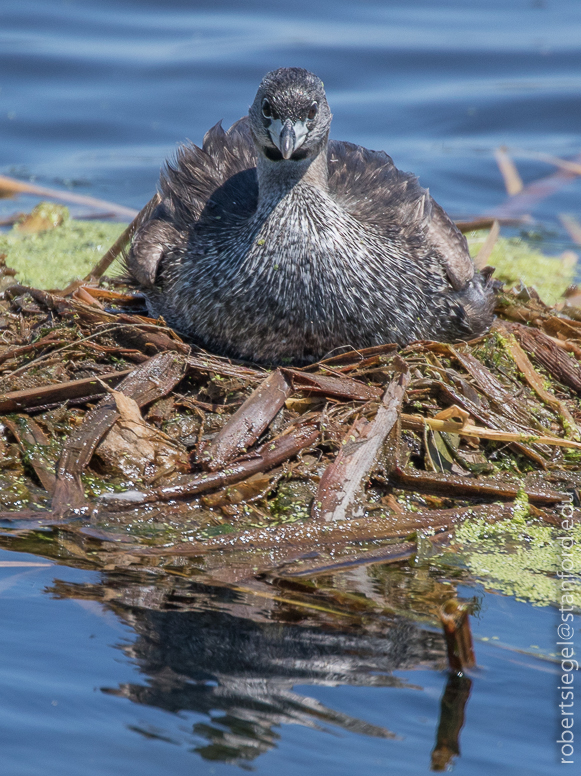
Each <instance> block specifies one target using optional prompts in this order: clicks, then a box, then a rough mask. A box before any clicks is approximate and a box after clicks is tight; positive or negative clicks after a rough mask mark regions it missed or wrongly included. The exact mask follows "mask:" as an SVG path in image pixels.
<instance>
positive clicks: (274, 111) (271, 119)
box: [249, 67, 332, 161]
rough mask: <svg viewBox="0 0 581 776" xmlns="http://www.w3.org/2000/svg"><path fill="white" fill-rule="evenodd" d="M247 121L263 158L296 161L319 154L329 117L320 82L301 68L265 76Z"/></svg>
mask: <svg viewBox="0 0 581 776" xmlns="http://www.w3.org/2000/svg"><path fill="white" fill-rule="evenodd" d="M249 118H250V127H251V130H252V134H253V136H254V141H255V143H256V145H257V147H258V149H259V151H261V152H262V153H263V154H264V156H266V157H267V158H268V159H270V160H271V161H283V160H294V161H297V160H300V159H308V158H310V157H311V158H312V157H315V156H317V155H318V154H319V153H320V151H321V150H322V148H323V147H324V145H325V144H326V142H327V138H328V136H329V127H330V125H331V118H332V116H331V111H330V110H329V105H328V103H327V98H326V97H325V90H324V88H323V82H322V81H321V79H320V78H317V76H316V75H313V73H309V71H308V70H303V69H302V68H300V67H283V68H280V69H279V70H273V71H272V72H271V73H267V75H265V76H264V78H263V79H262V82H261V83H260V86H259V87H258V92H257V93H256V97H255V98H254V102H253V103H252V105H251V107H250V111H249Z"/></svg>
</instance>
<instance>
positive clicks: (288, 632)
mask: <svg viewBox="0 0 581 776" xmlns="http://www.w3.org/2000/svg"><path fill="white" fill-rule="evenodd" d="M111 582H112V580H108V581H106V582H105V584H104V585H96V586H95V585H92V586H91V585H74V584H68V583H62V582H58V583H57V584H56V586H55V589H54V590H53V592H56V593H57V594H59V595H63V596H64V595H66V596H67V597H70V596H73V597H77V598H78V597H79V596H80V597H85V598H86V597H90V598H97V599H98V598H100V599H101V600H103V599H109V603H108V604H107V605H108V606H109V607H112V608H113V610H114V611H115V613H116V614H117V615H118V616H119V617H120V618H121V619H122V620H124V621H125V622H126V623H127V624H128V625H129V626H130V627H131V628H132V629H133V630H134V632H135V633H136V635H137V638H136V639H135V641H134V642H133V643H131V644H129V645H127V644H122V645H119V648H120V649H122V650H123V651H124V652H125V653H126V654H127V655H128V656H129V657H130V658H131V659H132V660H133V661H134V662H135V663H136V664H137V665H138V667H139V670H140V671H141V673H142V674H143V675H144V677H146V681H144V683H128V684H122V685H119V686H118V687H108V688H102V690H103V692H105V693H108V694H111V695H116V696H121V697H125V698H128V699H130V700H131V701H133V702H134V703H139V704H145V705H148V706H153V707H156V708H160V709H164V710H166V711H169V712H173V713H177V712H184V711H185V712H197V713H198V714H204V715H206V717H207V721H206V722H198V723H197V724H195V725H194V727H193V733H194V736H195V738H196V740H197V742H198V744H197V746H196V747H195V751H196V752H197V753H198V754H199V755H201V756H202V757H203V758H205V759H208V760H217V761H221V762H227V763H238V764H240V765H241V764H244V763H249V762H250V761H252V760H254V759H255V758H256V757H258V756H259V755H260V754H262V753H264V752H267V751H269V750H270V749H272V748H273V747H275V746H276V744H277V740H278V738H279V733H278V732H277V730H276V728H278V727H280V726H281V725H284V724H295V725H303V726H306V727H309V728H314V729H319V730H332V728H333V727H338V728H340V729H342V730H344V731H349V732H352V733H357V734H360V735H365V736H372V737H376V738H384V739H392V738H396V737H397V731H395V732H394V731H390V730H388V729H387V728H385V727H381V726H378V725H374V724H371V723H370V722H367V721H365V720H362V719H358V718H356V717H352V716H349V715H348V714H345V713H343V712H340V711H336V710H334V709H331V708H329V707H327V706H325V705H324V704H322V703H320V702H319V701H318V700H316V699H314V698H312V697H309V696H308V695H303V694H302V693H300V692H297V691H295V689H294V687H295V686H297V685H325V686H337V685H349V686H360V687H407V688H410V687H413V685H410V684H407V683H406V682H404V681H403V680H402V679H400V678H398V677H396V676H394V675H393V672H394V671H395V670H405V669H412V668H416V667H420V666H421V667H423V668H426V667H432V668H436V667H438V668H439V667H441V666H442V665H443V664H444V661H445V649H444V645H443V641H442V638H441V637H440V636H439V634H434V633H431V632H429V631H426V630H424V629H422V628H420V627H418V626H417V625H416V624H414V623H413V622H411V621H409V620H407V619H403V618H395V617H394V618H387V617H386V618H383V620H377V621H375V622H374V623H373V625H369V624H363V623H362V621H361V620H357V621H355V622H353V623H351V622H348V623H341V624H337V623H334V622H330V621H329V618H328V617H327V618H325V616H324V615H319V613H316V612H314V613H313V612H308V613H307V614H306V615H305V616H304V617H297V615H296V612H295V614H294V619H295V620H298V621H295V622H290V621H289V620H292V619H293V613H292V612H291V611H289V607H288V606H287V605H286V604H281V603H280V602H275V601H267V602H263V601H260V608H259V607H257V606H256V599H254V602H252V601H251V600H250V599H251V596H248V600H244V597H241V596H239V595H238V596H237V595H235V594H234V593H233V592H232V591H229V590H224V589H221V590H217V591H216V590H214V591H210V590H209V589H208V588H205V587H203V586H201V585H200V586H198V589H197V591H195V592H194V593H192V591H191V590H190V591H189V595H188V596H187V597H186V596H185V591H183V590H182V591H176V590H173V591H170V592H168V590H167V588H166V589H163V590H160V589H159V588H156V587H155V586H151V583H150V584H149V585H143V584H141V585H139V584H128V577H127V576H126V577H125V579H123V580H122V581H120V580H119V579H117V580H113V584H111ZM112 598H114V600H111V599H112ZM136 604H138V605H136ZM253 604H254V605H253ZM417 689H421V688H419V687H418V688H417ZM144 734H145V735H149V734H148V733H147V731H145V733H144Z"/></svg>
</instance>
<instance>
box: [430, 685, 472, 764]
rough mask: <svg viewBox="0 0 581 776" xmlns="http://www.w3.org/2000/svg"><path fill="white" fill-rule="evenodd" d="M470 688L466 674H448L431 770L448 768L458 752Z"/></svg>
mask: <svg viewBox="0 0 581 776" xmlns="http://www.w3.org/2000/svg"><path fill="white" fill-rule="evenodd" d="M471 689H472V680H471V679H469V678H468V677H467V676H462V675H461V674H460V675H459V674H450V676H449V678H448V683H447V684H446V689H445V690H444V694H443V695H442V700H441V708H440V724H439V725H438V733H437V735H436V745H435V746H434V750H433V751H432V770H433V771H446V770H448V768H449V766H450V765H451V763H452V760H453V759H454V757H457V756H458V755H459V754H460V731H461V730H462V726H463V725H464V710H465V708H466V704H467V703H468V698H469V697H470V690H471Z"/></svg>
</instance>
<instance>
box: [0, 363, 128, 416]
mask: <svg viewBox="0 0 581 776" xmlns="http://www.w3.org/2000/svg"><path fill="white" fill-rule="evenodd" d="M133 371H134V370H133V369H125V370H123V371H122V372H109V373H108V374H106V375H99V379H98V380H97V379H96V378H94V377H86V378H84V379H83V380H71V381H70V382H68V383H56V384H54V385H43V386H41V387H40V388H26V389H25V390H23V391H11V392H10V393H4V394H1V395H0V415H6V414H8V413H10V412H18V411H19V410H23V409H30V408H31V407H42V406H44V405H45V404H58V403H60V402H65V401H70V400H71V399H80V398H83V397H87V399H89V398H93V397H95V396H98V395H100V394H103V393H105V389H104V388H103V386H102V385H101V384H100V383H99V381H103V382H104V383H107V385H110V386H112V387H114V386H116V385H117V384H118V383H119V382H121V380H123V378H124V377H127V375H129V374H131V373H132V372H133Z"/></svg>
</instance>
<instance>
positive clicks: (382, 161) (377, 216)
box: [328, 140, 474, 290]
mask: <svg viewBox="0 0 581 776" xmlns="http://www.w3.org/2000/svg"><path fill="white" fill-rule="evenodd" d="M328 167H329V191H330V193H331V195H332V196H333V197H334V198H335V199H336V201H337V202H339V203H340V204H341V205H342V207H343V208H344V209H345V210H346V211H347V212H348V213H350V214H351V215H352V216H353V217H354V218H356V219H357V220H358V221H360V222H361V223H367V224H370V225H372V226H373V227H374V228H375V229H376V230H378V231H380V232H381V233H382V234H383V235H385V236H386V238H387V239H403V240H404V241H405V242H406V243H407V244H408V245H410V246H411V247H415V248H417V251H416V253H417V255H418V256H422V255H426V254H427V253H428V252H429V253H431V254H432V255H433V254H437V256H438V259H439V261H440V263H441V265H442V267H443V269H444V271H445V272H446V274H447V276H448V278H449V280H450V283H451V285H452V286H453V287H454V289H456V290H458V289H460V288H463V287H464V286H465V284H466V283H467V282H468V281H469V280H471V279H472V277H473V275H474V265H473V263H472V259H471V258H470V254H469V252H468V243H467V242H466V238H465V237H464V235H463V234H462V233H461V232H460V231H459V230H458V228H457V227H456V226H455V224H454V223H453V221H452V220H451V219H450V218H449V217H448V215H447V214H446V213H445V212H444V210H443V209H442V208H441V207H440V205H438V203H437V202H436V201H435V200H434V199H432V197H431V196H430V194H429V192H428V191H427V190H426V189H424V188H422V187H421V186H420V184H419V182H418V179H417V178H416V176H415V175H412V174H411V173H409V172H402V171H401V170H398V169H397V167H396V166H395V165H394V163H393V161H392V159H391V157H389V156H388V155H387V154H386V153H385V152H384V151H370V150H369V149H367V148H363V147H362V146H357V145H353V144H352V143H345V142H339V141H334V140H332V141H330V142H329V150H328Z"/></svg>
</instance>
